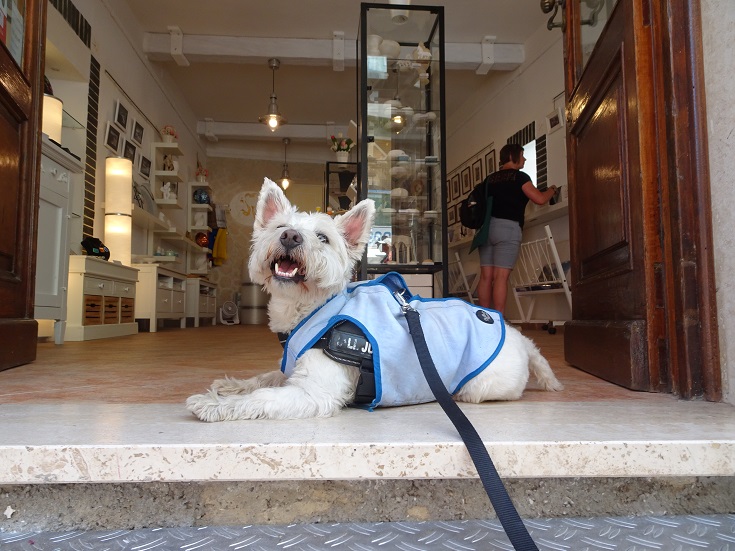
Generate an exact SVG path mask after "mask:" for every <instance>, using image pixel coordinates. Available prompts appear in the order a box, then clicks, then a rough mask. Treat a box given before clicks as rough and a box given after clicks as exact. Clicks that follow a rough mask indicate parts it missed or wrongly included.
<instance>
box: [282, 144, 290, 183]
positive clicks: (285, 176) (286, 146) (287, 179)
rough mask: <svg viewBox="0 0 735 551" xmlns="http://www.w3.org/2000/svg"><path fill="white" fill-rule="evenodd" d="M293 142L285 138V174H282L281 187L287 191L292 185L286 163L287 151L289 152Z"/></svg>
mask: <svg viewBox="0 0 735 551" xmlns="http://www.w3.org/2000/svg"><path fill="white" fill-rule="evenodd" d="M290 143H291V140H289V139H288V138H283V172H281V187H282V188H283V189H284V190H285V189H288V186H289V185H290V184H291V181H290V180H289V176H288V162H287V161H286V151H287V150H288V144H290Z"/></svg>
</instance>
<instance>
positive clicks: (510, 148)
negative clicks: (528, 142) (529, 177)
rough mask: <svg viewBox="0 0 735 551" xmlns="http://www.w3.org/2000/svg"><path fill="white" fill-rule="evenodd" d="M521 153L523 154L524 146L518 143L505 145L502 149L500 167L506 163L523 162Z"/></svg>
mask: <svg viewBox="0 0 735 551" xmlns="http://www.w3.org/2000/svg"><path fill="white" fill-rule="evenodd" d="M521 153H523V146H522V145H521V144H518V143H508V144H505V145H504V146H503V147H502V148H501V149H500V166H501V168H502V166H503V165H504V164H505V163H509V162H511V161H512V162H514V163H517V162H518V161H520V160H521Z"/></svg>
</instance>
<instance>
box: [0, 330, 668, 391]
mask: <svg viewBox="0 0 735 551" xmlns="http://www.w3.org/2000/svg"><path fill="white" fill-rule="evenodd" d="M525 334H526V335H528V336H530V337H531V338H532V339H533V340H534V341H535V342H536V343H537V344H538V346H539V347H540V348H541V351H542V352H543V353H544V355H545V356H546V358H547V359H548V360H549V362H550V363H551V366H552V368H553V369H554V372H555V373H556V374H557V376H558V378H559V379H560V380H561V381H562V382H563V383H564V385H565V387H566V388H565V390H564V392H558V393H553V392H541V391H538V390H534V389H533V384H531V386H530V387H529V390H528V391H527V392H526V394H525V395H524V397H523V401H524V402H590V401H601V400H602V401H607V402H609V401H615V402H617V401H643V402H645V403H647V404H652V403H669V402H672V401H675V399H674V398H672V397H671V396H667V395H661V394H648V393H640V392H633V391H629V390H627V389H624V388H621V387H618V386H616V385H613V384H611V383H607V382H605V381H602V380H601V379H598V378H596V377H594V376H592V375H589V374H587V373H584V372H583V371H580V370H578V369H574V368H573V367H571V366H569V365H568V364H567V363H566V362H565V361H564V351H563V340H564V337H563V335H562V334H560V333H558V334H556V335H549V334H548V333H546V332H545V331H541V330H527V331H526V332H525ZM280 356H281V349H280V347H279V345H278V342H277V340H276V337H275V336H274V335H273V334H272V333H270V331H269V330H268V328H267V327H266V326H261V325H237V326H215V327H211V326H204V327H199V328H197V329H193V328H189V329H184V330H180V329H178V328H167V329H164V330H163V331H159V332H157V333H140V334H138V335H131V336H127V337H118V338H113V339H101V340H96V341H87V342H66V343H64V344H63V345H61V346H56V345H54V344H53V343H52V342H44V343H41V344H40V345H39V347H38V358H37V360H36V361H35V362H34V363H32V364H28V365H24V366H20V367H17V368H14V369H10V370H7V371H4V372H0V403H4V404H8V403H41V402H74V401H81V402H99V403H128V404H129V403H136V404H143V403H157V404H182V403H183V401H184V400H185V399H186V397H187V396H189V395H190V394H194V393H197V392H199V391H201V390H203V389H205V388H207V387H208V385H209V384H210V383H211V381H212V380H213V379H215V378H218V377H222V376H223V375H225V374H227V375H230V376H235V377H239V378H242V377H248V376H251V375H254V374H257V373H260V372H262V371H268V370H271V369H276V368H277V367H278V365H279V363H278V362H279V361H280Z"/></svg>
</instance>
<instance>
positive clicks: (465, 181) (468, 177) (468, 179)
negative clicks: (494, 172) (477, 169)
mask: <svg viewBox="0 0 735 551" xmlns="http://www.w3.org/2000/svg"><path fill="white" fill-rule="evenodd" d="M465 190H467V191H465ZM470 191H472V172H471V171H470V167H468V166H466V167H464V168H463V169H462V192H463V193H469V192H470Z"/></svg>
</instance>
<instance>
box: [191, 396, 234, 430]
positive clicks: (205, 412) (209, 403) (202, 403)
mask: <svg viewBox="0 0 735 551" xmlns="http://www.w3.org/2000/svg"><path fill="white" fill-rule="evenodd" d="M222 406H223V404H222V402H221V400H220V397H219V396H218V395H217V393H216V392H214V391H210V392H208V393H207V394H195V395H194V396H189V398H187V400H186V409H188V410H189V411H191V412H192V413H193V414H194V415H196V416H197V417H199V419H201V420H202V421H206V422H207V423H214V422H216V421H224V420H225V419H226V415H225V412H224V410H223V407H222Z"/></svg>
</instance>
